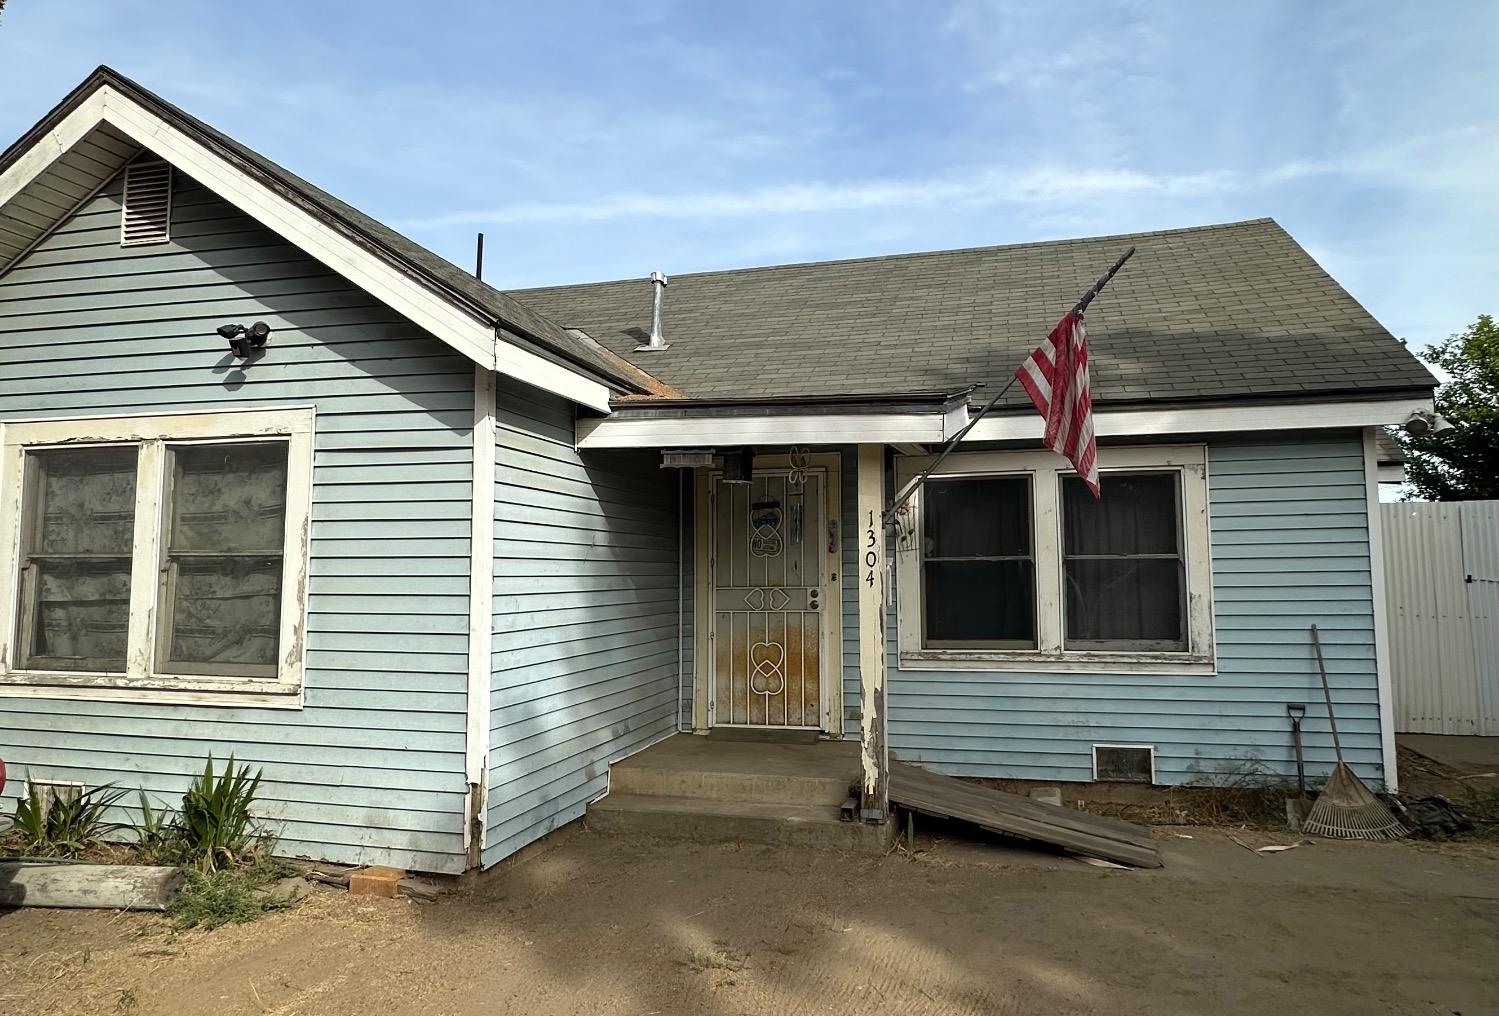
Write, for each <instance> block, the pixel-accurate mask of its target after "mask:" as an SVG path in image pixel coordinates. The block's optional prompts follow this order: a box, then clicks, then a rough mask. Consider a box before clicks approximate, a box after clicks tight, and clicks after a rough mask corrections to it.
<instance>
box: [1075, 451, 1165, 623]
mask: <svg viewBox="0 0 1499 1016" xmlns="http://www.w3.org/2000/svg"><path fill="white" fill-rule="evenodd" d="M1101 479H1102V488H1103V491H1102V493H1103V496H1102V497H1101V498H1099V499H1097V500H1095V499H1094V498H1093V495H1092V494H1091V493H1090V492H1089V491H1088V488H1087V487H1086V486H1085V485H1084V484H1083V482H1082V481H1081V480H1080V479H1078V478H1077V477H1075V476H1069V477H1065V478H1064V479H1063V481H1062V558H1063V575H1064V579H1065V589H1064V596H1065V597H1066V622H1067V631H1066V644H1067V647H1068V648H1078V649H1092V648H1098V649H1104V648H1118V649H1140V650H1147V649H1153V650H1182V651H1185V650H1186V648H1187V645H1186V581H1185V578H1186V576H1185V566H1184V562H1183V556H1182V545H1181V481H1180V475H1179V474H1177V473H1176V472H1169V473H1104V474H1102V478H1101Z"/></svg>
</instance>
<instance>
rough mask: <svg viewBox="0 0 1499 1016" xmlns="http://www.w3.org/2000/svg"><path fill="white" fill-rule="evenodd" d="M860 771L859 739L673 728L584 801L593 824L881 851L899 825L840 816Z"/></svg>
mask: <svg viewBox="0 0 1499 1016" xmlns="http://www.w3.org/2000/svg"><path fill="white" fill-rule="evenodd" d="M858 779H859V745H858V743H857V742H855V741H818V742H815V743H810V744H794V743H783V742H756V741H741V740H733V739H731V740H724V739H720V738H709V737H698V736H695V735H693V734H677V735H675V736H673V737H670V738H667V739H666V740H665V741H662V742H660V743H658V744H656V745H653V746H652V747H650V748H647V749H646V750H645V751H642V752H640V753H638V754H636V755H632V756H631V757H630V758H627V759H625V760H623V761H621V762H617V763H615V764H614V765H613V766H611V767H610V770H609V794H608V796H606V797H604V798H603V799H602V800H599V801H596V802H594V803H593V804H592V805H590V806H589V808H588V825H589V827H590V828H592V829H594V830H596V831H603V832H620V833H625V832H633V833H643V834H647V835H652V836H660V837H667V838H677V839H685V840H691V841H695V842H700V843H725V842H745V843H765V844H784V845H798V846H812V847H821V848H824V849H830V850H843V851H855V852H859V853H881V852H883V851H884V850H885V849H886V848H887V847H888V846H889V844H890V841H891V837H892V835H893V826H890V825H885V826H870V825H864V824H861V823H857V822H848V821H844V820H843V819H842V818H841V816H840V812H839V809H840V806H841V805H843V803H844V802H845V801H847V800H849V797H850V789H851V788H852V787H853V786H854V785H855V784H856V783H857V782H858Z"/></svg>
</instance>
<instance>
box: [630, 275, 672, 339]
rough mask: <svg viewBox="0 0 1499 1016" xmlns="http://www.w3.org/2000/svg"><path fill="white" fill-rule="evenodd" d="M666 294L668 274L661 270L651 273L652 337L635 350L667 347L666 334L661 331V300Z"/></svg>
mask: <svg viewBox="0 0 1499 1016" xmlns="http://www.w3.org/2000/svg"><path fill="white" fill-rule="evenodd" d="M665 296H666V276H665V274H663V273H661V272H652V273H651V337H650V341H648V342H642V343H641V344H640V345H638V346H636V347H635V352H637V353H639V352H643V351H645V350H648V349H666V348H667V347H668V343H667V341H666V336H665V335H664V334H662V332H661V301H662V299H663V298H664V297H665Z"/></svg>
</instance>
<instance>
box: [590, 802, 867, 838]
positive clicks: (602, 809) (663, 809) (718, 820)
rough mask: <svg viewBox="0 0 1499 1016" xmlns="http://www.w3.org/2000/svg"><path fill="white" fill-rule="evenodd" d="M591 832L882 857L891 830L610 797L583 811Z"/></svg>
mask: <svg viewBox="0 0 1499 1016" xmlns="http://www.w3.org/2000/svg"><path fill="white" fill-rule="evenodd" d="M587 822H588V827H589V828H590V829H592V830H594V831H595V832H603V833H635V834H643V835H647V836H660V837H662V838H665V839H677V840H689V841H692V842H694V843H763V844H770V845H776V846H797V847H813V848H816V849H821V850H844V851H849V852H851V853H859V854H883V853H884V852H885V851H886V850H887V849H888V848H889V846H890V843H891V839H892V837H893V836H894V826H893V825H888V824H887V825H883V826H874V825H865V824H863V823H860V822H845V821H843V820H842V819H841V818H839V816H838V809H837V807H829V806H826V805H787V804H763V803H754V802H747V801H710V800H703V799H700V798H690V797H658V796H653V795H645V794H623V793H620V792H618V791H617V790H615V791H611V792H610V793H609V795H608V796H607V797H604V798H602V799H601V800H598V801H595V802H594V803H593V804H591V805H589V806H588V818H587Z"/></svg>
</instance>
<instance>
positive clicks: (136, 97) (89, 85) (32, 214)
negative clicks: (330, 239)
mask: <svg viewBox="0 0 1499 1016" xmlns="http://www.w3.org/2000/svg"><path fill="white" fill-rule="evenodd" d="M90 102H93V103H94V107H91V108H89V109H88V110H87V111H86V112H85V115H83V116H82V117H73V116H72V114H75V113H77V112H79V111H82V110H84V107H85V106H87V105H88V104H89V103H90ZM130 107H134V108H133V109H132V108H130ZM141 113H144V114H145V115H146V117H147V118H148V120H149V118H154V119H155V120H156V121H159V122H160V123H161V124H165V125H167V126H169V127H170V128H172V129H173V130H174V131H176V132H180V134H181V136H182V137H184V138H186V139H187V140H188V141H189V142H191V143H193V144H196V145H197V146H201V148H202V149H203V150H205V151H206V155H207V157H209V158H217V159H219V160H222V161H223V162H224V163H227V165H228V166H230V167H232V168H233V169H234V170H237V171H239V172H240V173H242V174H244V175H245V176H247V177H249V178H250V179H251V180H253V181H255V182H256V183H258V184H259V185H261V186H262V187H264V188H267V189H268V190H270V191H271V192H273V193H274V194H275V195H277V196H279V197H281V198H283V199H285V200H287V201H289V202H291V203H292V204H294V205H295V206H296V207H297V208H299V209H301V210H302V211H304V212H306V213H308V214H310V215H311V216H312V217H314V218H315V219H316V220H317V222H319V223H321V224H323V225H324V226H326V227H328V228H330V229H331V230H333V231H335V232H336V233H337V234H339V235H340V236H342V237H344V238H346V239H347V240H350V241H352V242H353V243H355V244H357V245H358V247H359V248H360V249H361V250H363V251H365V252H367V253H368V254H369V255H372V256H373V257H374V258H376V259H378V260H379V261H381V262H383V263H384V264H385V265H387V266H389V267H390V268H393V269H395V270H396V271H398V272H399V273H400V274H401V275H402V276H405V277H406V278H409V279H412V280H414V281H416V282H418V283H419V284H420V285H421V286H422V287H424V288H425V289H426V290H428V291H429V292H430V293H431V294H433V295H435V296H437V297H439V298H440V299H441V300H443V301H445V302H446V303H447V304H449V305H450V307H451V308H452V309H453V310H456V311H458V312H459V313H461V314H463V315H466V316H467V317H469V318H471V319H472V320H473V323H474V324H475V325H476V326H478V327H479V328H489V329H490V330H491V331H493V332H494V334H493V335H491V336H489V339H488V345H489V346H490V347H494V348H498V347H499V346H500V345H505V344H508V345H511V346H513V347H516V349H518V350H521V351H525V352H529V353H536V354H539V355H540V356H541V357H542V358H544V359H546V360H550V361H553V362H555V363H559V364H561V365H563V366H565V367H567V368H568V369H570V370H573V371H576V372H580V373H582V374H584V375H585V376H587V377H590V378H593V379H596V380H597V381H601V382H604V383H606V384H607V385H609V386H610V387H612V388H613V389H615V390H616V391H620V392H625V393H631V392H641V391H646V390H647V388H646V387H645V386H643V385H642V384H641V383H640V381H639V380H638V377H637V374H636V373H635V372H632V371H630V370H629V369H628V365H627V364H620V363H619V362H618V361H617V359H616V358H615V357H614V356H613V355H612V354H611V353H609V352H608V351H606V350H601V349H599V348H598V347H597V346H596V345H595V344H593V343H589V342H587V341H585V340H582V339H580V338H578V337H577V336H575V335H572V334H570V333H568V332H567V331H566V330H564V329H563V328H561V327H559V326H558V325H557V324H556V323H555V322H554V321H552V320H550V319H549V318H547V317H546V316H545V315H543V314H540V313H537V312H536V311H535V310H533V309H531V308H529V307H527V306H525V305H524V304H522V303H521V302H520V301H518V300H516V299H514V298H513V297H511V296H509V295H508V294H506V293H503V292H501V291H500V290H497V289H495V288H494V287H492V286H489V285H487V284H485V283H483V282H481V281H479V280H478V279H475V278H474V277H473V276H472V275H471V274H469V273H468V272H465V271H464V270H462V269H461V268H458V267H457V266H456V265H454V264H452V263H451V262H449V261H447V260H445V259H444V258H441V257H439V256H438V255H436V254H434V253H432V252H431V251H429V250H427V249H426V248H424V247H422V246H421V245H419V244H417V243H415V242H413V241H412V240H410V239H408V238H406V237H404V236H402V235H401V234H400V233H397V232H396V231H395V230H393V229H390V228H389V227H388V226H385V225H384V224H383V223H380V222H378V221H377V220H375V219H373V218H371V217H370V216H368V215H366V214H364V213H363V212H361V211H359V210H358V209H356V208H354V207H352V206H351V205H348V204H346V203H345V202H343V201H340V200H339V199H338V198H336V197H334V196H333V195H331V194H329V193H328V192H327V191H324V190H322V189H321V188H319V187H316V186H314V185H313V184H311V183H309V182H307V181H306V180H303V179H302V178H301V177H299V176H297V175H295V174H294V173H291V172H289V171H288V170H286V169H284V168H282V167H281V166H279V165H277V164H276V163H274V162H272V161H270V160H269V159H267V158H265V157H264V156H262V155H260V154H259V153H257V152H255V151H252V150H251V149H249V148H246V147H245V146H244V145H242V144H240V143H239V142H237V141H235V140H234V139H233V138H230V137H229V136H227V135H225V134H223V133H221V132H219V131H218V130H215V129H214V128H213V127H210V126H209V125H208V124H205V123H203V122H202V121H201V120H198V119H197V118H196V117H194V116H192V115H190V114H188V113H186V112H184V111H183V110H181V109H179V108H177V107H176V106H174V105H172V104H171V103H169V102H167V101H166V100H164V99H162V98H160V97H159V96H157V95H154V94H153V93H151V92H149V91H147V90H146V89H144V88H142V87H141V86H140V85H138V84H136V83H135V82H134V81H131V80H130V79H129V78H126V77H125V76H123V75H121V74H119V73H117V72H116V71H114V70H112V69H110V68H108V67H100V68H99V69H98V70H96V71H94V73H93V74H91V75H89V77H88V78H87V79H86V80H85V81H84V82H83V83H82V84H80V85H79V86H78V87H77V88H75V89H74V90H73V91H72V92H71V93H69V95H68V96H67V97H66V98H64V99H63V101H62V102H61V103H59V104H58V105H57V106H56V107H55V108H54V109H53V110H52V111H51V112H49V113H48V114H47V115H46V116H45V117H43V118H42V120H41V121H40V122H39V123H37V125H36V126H34V127H33V128H32V129H31V130H29V131H28V132H27V133H26V134H25V135H23V136H22V137H21V138H20V139H19V140H17V141H16V142H15V144H13V145H11V146H10V147H9V148H7V149H6V150H5V152H4V153H3V154H0V272H3V271H4V270H5V269H6V268H7V267H9V265H10V264H12V263H14V262H15V261H16V260H18V259H19V257H20V256H22V255H23V254H24V253H25V252H26V251H27V250H29V248H30V247H31V245H32V244H34V243H35V242H36V241H37V240H39V239H40V238H42V237H43V236H45V235H46V233H47V232H49V231H50V230H51V229H52V227H53V226H54V225H55V224H56V222H58V221H60V220H61V218H62V217H64V216H66V214H67V213H68V212H69V211H71V209H72V208H73V207H75V206H76V205H77V204H78V202H80V201H82V200H84V199H86V198H87V197H88V196H89V195H91V194H92V193H93V191H94V190H96V189H97V188H98V186H100V185H102V184H103V183H105V182H107V181H108V180H109V179H111V178H112V177H113V176H114V175H115V174H116V173H117V172H119V170H120V169H121V168H123V167H124V165H125V164H126V163H127V162H129V161H130V159H132V158H134V157H135V155H137V154H138V153H139V151H140V150H141V149H142V148H149V149H151V150H153V151H154V152H155V153H156V154H158V155H161V156H162V157H164V158H166V159H167V160H168V161H173V162H175V161H177V160H176V159H174V154H173V153H172V152H171V151H168V150H162V149H160V148H159V147H158V142H159V141H162V140H165V139H161V138H158V137H156V136H154V135H153V131H152V130H151V129H150V128H154V127H156V126H157V124H155V123H149V122H146V121H141V123H143V124H144V127H145V129H141V130H138V131H137V130H134V129H132V127H133V125H135V124H136V122H137V120H138V119H139V114H141ZM178 168H179V169H180V170H182V171H183V172H186V173H188V175H190V176H194V178H195V179H196V178H198V177H199V175H200V173H201V167H197V166H183V165H178ZM7 178H9V179H7ZM199 182H201V183H205V184H209V185H210V186H211V182H210V181H208V180H202V179H200V180H199ZM221 196H222V195H221ZM252 214H253V212H252ZM268 224H269V223H268ZM288 239H291V240H292V241H293V242H298V238H296V237H288ZM299 246H304V249H306V247H305V244H302V243H299ZM309 253H314V254H315V255H316V252H314V251H309ZM329 267H331V268H333V269H334V270H335V271H341V270H342V269H343V268H344V266H343V265H341V264H338V263H331V264H330V265H329ZM354 281H356V283H360V284H363V283H362V281H361V280H360V279H355V280H354ZM367 288H370V289H371V292H372V295H374V296H375V297H377V298H380V299H386V298H387V297H388V295H389V294H388V293H386V292H381V291H378V290H377V289H375V288H373V287H367ZM397 309H402V308H399V307H398V308H397ZM418 323H419V324H422V325H424V326H428V325H429V322H426V321H418ZM434 334H437V335H438V337H439V338H447V336H445V335H444V334H443V331H442V330H434ZM451 344H453V345H454V346H455V348H458V349H459V350H460V352H464V353H465V354H467V355H469V356H470V357H471V358H473V359H475V360H476V361H477V362H479V363H481V364H485V365H487V366H489V367H491V368H496V367H498V368H499V369H502V370H503V369H505V363H504V362H503V360H504V355H503V353H504V352H505V351H501V356H500V361H501V362H497V359H496V355H495V354H494V353H493V352H490V353H489V355H488V356H487V357H486V356H485V353H484V346H485V343H484V341H483V339H482V336H475V337H474V339H473V341H469V342H462V343H459V342H454V343H451ZM519 376H522V377H523V379H524V380H533V379H532V378H530V377H525V376H524V375H519ZM543 387H546V385H543Z"/></svg>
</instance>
